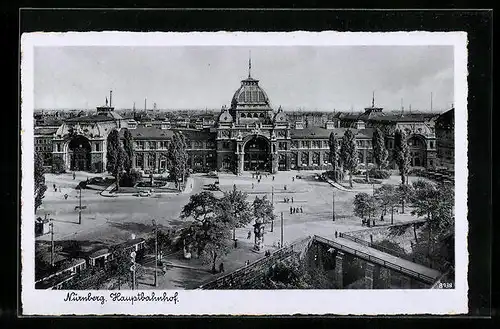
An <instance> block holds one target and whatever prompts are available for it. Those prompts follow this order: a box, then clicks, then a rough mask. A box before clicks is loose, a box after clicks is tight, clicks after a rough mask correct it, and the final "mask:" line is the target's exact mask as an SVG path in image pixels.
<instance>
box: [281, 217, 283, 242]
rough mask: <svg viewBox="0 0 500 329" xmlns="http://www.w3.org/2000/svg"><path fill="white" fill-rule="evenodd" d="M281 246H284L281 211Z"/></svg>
mask: <svg viewBox="0 0 500 329" xmlns="http://www.w3.org/2000/svg"><path fill="white" fill-rule="evenodd" d="M281 248H283V212H281Z"/></svg>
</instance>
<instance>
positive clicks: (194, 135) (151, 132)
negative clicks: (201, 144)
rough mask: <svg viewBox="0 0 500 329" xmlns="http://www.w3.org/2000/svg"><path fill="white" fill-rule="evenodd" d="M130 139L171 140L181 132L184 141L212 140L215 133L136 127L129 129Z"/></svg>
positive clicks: (122, 131)
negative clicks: (176, 132)
mask: <svg viewBox="0 0 500 329" xmlns="http://www.w3.org/2000/svg"><path fill="white" fill-rule="evenodd" d="M129 131H130V133H131V134H132V137H133V138H134V139H136V140H142V139H166V140H169V139H172V136H173V135H174V132H175V131H181V132H182V133H183V134H184V136H185V137H186V139H188V140H208V139H214V138H215V137H216V135H217V134H216V133H214V132H210V131H209V130H206V129H204V130H198V129H161V128H160V127H144V126H138V127H137V128H136V129H129ZM123 133H124V130H123V129H122V130H121V131H120V135H121V136H123Z"/></svg>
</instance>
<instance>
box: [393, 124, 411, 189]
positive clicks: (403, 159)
mask: <svg viewBox="0 0 500 329" xmlns="http://www.w3.org/2000/svg"><path fill="white" fill-rule="evenodd" d="M394 160H395V161H396V164H397V165H398V168H399V175H400V176H401V183H402V184H406V176H407V175H408V171H409V168H410V152H409V151H408V142H407V140H406V135H405V133H404V132H402V131H401V130H399V129H398V130H396V131H395V132H394Z"/></svg>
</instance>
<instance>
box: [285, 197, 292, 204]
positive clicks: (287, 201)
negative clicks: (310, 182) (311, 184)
mask: <svg viewBox="0 0 500 329" xmlns="http://www.w3.org/2000/svg"><path fill="white" fill-rule="evenodd" d="M290 200H291V201H292V203H293V197H291V198H284V199H283V202H284V203H290Z"/></svg>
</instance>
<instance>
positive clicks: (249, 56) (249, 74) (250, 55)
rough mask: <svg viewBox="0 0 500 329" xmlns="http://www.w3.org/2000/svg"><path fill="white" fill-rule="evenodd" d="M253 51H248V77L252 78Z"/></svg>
mask: <svg viewBox="0 0 500 329" xmlns="http://www.w3.org/2000/svg"><path fill="white" fill-rule="evenodd" d="M251 72H252V51H251V50H249V51H248V77H249V78H251V77H252V74H251Z"/></svg>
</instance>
